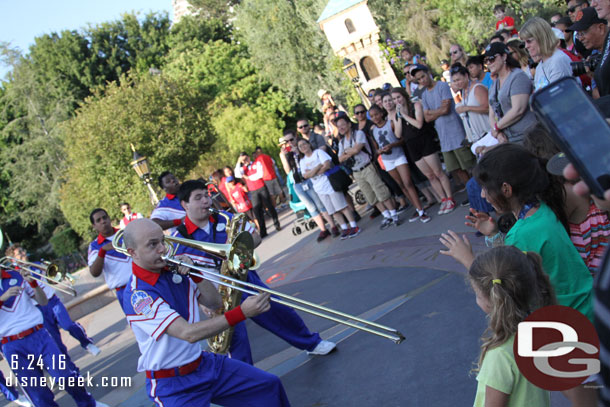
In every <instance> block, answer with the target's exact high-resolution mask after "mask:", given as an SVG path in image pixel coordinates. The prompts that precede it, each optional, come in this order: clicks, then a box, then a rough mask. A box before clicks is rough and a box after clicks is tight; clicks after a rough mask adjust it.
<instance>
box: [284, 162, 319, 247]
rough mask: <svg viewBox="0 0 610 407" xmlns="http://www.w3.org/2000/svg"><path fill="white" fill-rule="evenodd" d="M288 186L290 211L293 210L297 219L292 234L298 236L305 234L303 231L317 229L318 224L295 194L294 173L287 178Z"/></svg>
mask: <svg viewBox="0 0 610 407" xmlns="http://www.w3.org/2000/svg"><path fill="white" fill-rule="evenodd" d="M286 186H287V187H288V193H289V194H290V202H289V203H288V204H289V205H290V209H292V210H293V212H294V213H295V215H296V216H297V218H296V219H295V221H294V223H293V224H292V234H293V235H295V236H297V235H300V234H301V233H303V230H313V229H315V228H316V227H317V226H316V222H315V221H314V220H313V219H311V215H310V214H309V212H308V211H307V208H305V204H304V203H303V202H301V201H300V200H299V197H298V196H297V194H296V193H295V192H294V177H293V176H292V171H291V172H290V173H289V174H288V176H287V177H286Z"/></svg>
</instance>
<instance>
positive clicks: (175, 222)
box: [174, 219, 182, 226]
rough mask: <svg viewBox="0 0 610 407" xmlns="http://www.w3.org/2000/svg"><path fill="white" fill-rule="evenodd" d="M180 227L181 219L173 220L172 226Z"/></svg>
mask: <svg viewBox="0 0 610 407" xmlns="http://www.w3.org/2000/svg"><path fill="white" fill-rule="evenodd" d="M180 225H182V219H174V226H180Z"/></svg>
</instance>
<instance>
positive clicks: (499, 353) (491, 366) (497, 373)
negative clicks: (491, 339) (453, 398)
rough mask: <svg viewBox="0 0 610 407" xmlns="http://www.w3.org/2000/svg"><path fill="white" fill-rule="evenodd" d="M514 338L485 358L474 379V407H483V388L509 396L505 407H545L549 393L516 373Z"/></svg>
mask: <svg viewBox="0 0 610 407" xmlns="http://www.w3.org/2000/svg"><path fill="white" fill-rule="evenodd" d="M514 342H515V336H514V335H513V336H512V337H511V338H510V339H509V340H507V341H506V342H504V343H503V344H502V345H500V346H497V347H495V348H493V349H490V350H488V351H487V353H486V354H485V358H484V359H483V364H482V366H481V370H480V371H479V374H478V375H477V381H478V382H479V384H478V386H477V395H476V398H475V400H474V407H484V406H485V388H486V387H487V386H489V387H491V388H492V389H495V390H498V391H501V392H502V393H505V394H509V395H510V398H509V401H508V407H527V406H535V407H548V406H550V405H551V397H550V393H549V392H548V391H546V390H542V389H541V388H539V387H536V386H534V385H533V384H531V383H530V382H529V381H528V380H527V379H526V378H525V377H524V376H523V375H522V374H521V372H520V371H519V368H518V367H517V363H516V362H515V356H514V354H513V343H514Z"/></svg>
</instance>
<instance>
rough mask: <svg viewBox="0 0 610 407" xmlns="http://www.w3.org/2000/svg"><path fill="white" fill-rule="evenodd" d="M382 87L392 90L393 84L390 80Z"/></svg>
mask: <svg viewBox="0 0 610 407" xmlns="http://www.w3.org/2000/svg"><path fill="white" fill-rule="evenodd" d="M381 89H383V90H391V89H392V84H391V83H389V82H386V83H384V84H383V86H382V87H381Z"/></svg>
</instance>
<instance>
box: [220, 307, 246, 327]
mask: <svg viewBox="0 0 610 407" xmlns="http://www.w3.org/2000/svg"><path fill="white" fill-rule="evenodd" d="M225 318H226V319H227V322H228V323H229V325H231V326H235V325H237V324H239V323H240V322H242V321H245V320H246V316H245V315H244V313H243V311H242V310H241V305H240V306H238V307H235V308H233V309H232V310H230V311H227V312H225Z"/></svg>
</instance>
